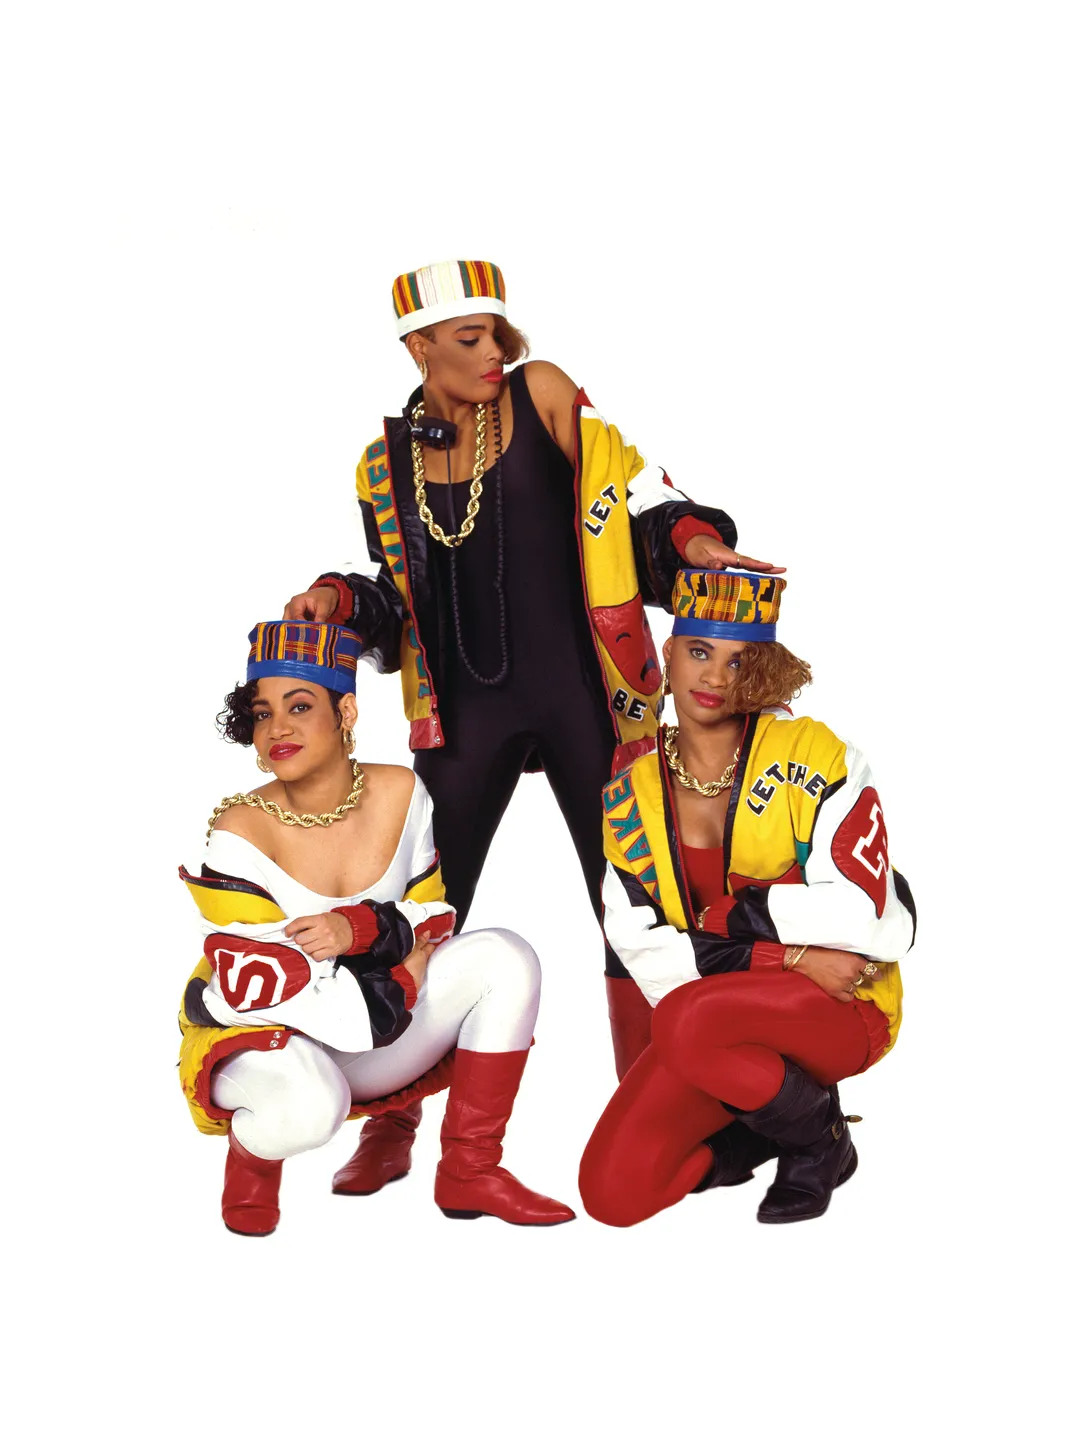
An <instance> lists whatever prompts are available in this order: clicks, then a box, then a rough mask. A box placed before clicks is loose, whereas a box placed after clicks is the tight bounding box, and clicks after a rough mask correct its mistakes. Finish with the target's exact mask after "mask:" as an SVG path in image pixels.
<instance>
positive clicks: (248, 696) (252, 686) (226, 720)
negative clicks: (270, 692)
mask: <svg viewBox="0 0 1072 1455" xmlns="http://www.w3.org/2000/svg"><path fill="white" fill-rule="evenodd" d="M257 686H258V682H257V681H256V680H255V681H253V682H236V683H235V689H234V691H233V692H228V694H227V696H226V697H225V698H224V699H223V711H222V712H218V713H217V714H216V725H217V727H218V728H219V730H220V732H221V733H222V734H223V736H224V737H225V738H226V739H227V741H228V742H229V743H240V744H241V745H242V747H244V748H249V747H252V746H253V699H254V698H255V697H256V695H257ZM324 690H325V691H326V692H327V694H328V696H329V697H330V698H331V705H332V707H333V708H334V709H335V720H336V722H339V723H341V722H342V714H341V713H340V711H339V703H340V702H341V701H342V696H343V694H342V693H341V692H336V691H335V689H334V688H333V687H327V688H325V689H324Z"/></svg>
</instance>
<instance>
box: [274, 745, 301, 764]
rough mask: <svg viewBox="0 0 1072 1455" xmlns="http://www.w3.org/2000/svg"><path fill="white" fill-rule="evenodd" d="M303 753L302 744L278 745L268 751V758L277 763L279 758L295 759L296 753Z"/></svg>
mask: <svg viewBox="0 0 1072 1455" xmlns="http://www.w3.org/2000/svg"><path fill="white" fill-rule="evenodd" d="M300 752H301V744H300V743H276V744H275V745H274V747H271V748H269V749H268V756H269V758H271V759H272V761H273V762H275V761H276V760H277V759H279V758H293V756H294V754H295V753H300Z"/></svg>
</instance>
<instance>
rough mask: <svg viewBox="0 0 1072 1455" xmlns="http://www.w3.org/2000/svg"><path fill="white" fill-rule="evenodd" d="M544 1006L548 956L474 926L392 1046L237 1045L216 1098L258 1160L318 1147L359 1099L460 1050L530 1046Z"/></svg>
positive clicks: (298, 1041) (450, 952) (434, 971)
mask: <svg viewBox="0 0 1072 1455" xmlns="http://www.w3.org/2000/svg"><path fill="white" fill-rule="evenodd" d="M539 1006H540V962H539V960H538V959H537V958H536V952H535V950H533V948H532V946H531V945H529V944H528V942H527V941H525V940H523V939H522V938H521V936H520V935H515V934H514V933H513V931H512V930H473V931H472V932H471V933H469V934H465V935H455V936H454V938H453V939H450V940H448V941H447V942H446V944H443V945H440V946H439V948H438V949H437V950H436V951H435V952H434V953H433V954H432V956H431V957H430V959H429V961H428V974H427V976H426V977H425V981H424V984H423V985H422V986H421V989H420V993H419V994H418V996H417V1004H416V1005H415V1006H414V1007H413V1019H412V1021H411V1022H410V1024H409V1025H408V1026H407V1027H406V1029H405V1031H404V1032H403V1033H402V1035H401V1036H399V1038H398V1040H397V1041H395V1042H394V1043H393V1044H392V1045H390V1046H381V1047H379V1048H378V1049H377V1050H375V1051H361V1052H358V1053H357V1054H356V1055H355V1054H353V1053H352V1052H349V1051H335V1050H333V1049H332V1048H331V1047H330V1046H322V1045H321V1044H320V1042H319V1041H314V1040H311V1039H310V1038H309V1037H308V1036H303V1035H299V1034H298V1033H297V1032H292V1033H291V1036H290V1039H289V1040H288V1041H287V1043H286V1045H285V1046H281V1047H279V1048H278V1049H277V1050H275V1051H236V1052H235V1054H234V1055H233V1056H227V1057H225V1059H224V1060H222V1061H221V1062H220V1063H219V1065H218V1066H217V1067H216V1069H215V1070H214V1071H213V1073H212V1100H213V1102H214V1103H215V1104H216V1106H219V1107H222V1108H223V1109H224V1110H225V1111H232V1112H233V1113H234V1116H233V1117H232V1119H231V1129H232V1131H233V1133H234V1135H235V1137H236V1138H237V1140H238V1141H239V1142H240V1143H241V1144H242V1146H243V1147H245V1148H246V1150H247V1151H249V1152H252V1153H253V1155H254V1156H255V1157H264V1158H267V1159H269V1160H274V1159H276V1158H279V1157H293V1156H294V1154H295V1153H296V1152H308V1151H310V1150H311V1149H312V1148H313V1147H320V1146H322V1145H323V1144H324V1143H325V1142H327V1141H329V1140H330V1139H331V1138H332V1137H333V1136H334V1135H335V1133H336V1132H337V1131H338V1129H339V1127H340V1126H342V1124H343V1122H344V1121H345V1120H346V1117H347V1115H348V1114H349V1111H350V1103H351V1102H352V1101H373V1100H375V1099H376V1098H378V1097H381V1096H388V1095H390V1093H391V1092H393V1091H399V1090H400V1089H401V1088H402V1087H403V1086H408V1085H409V1083H410V1082H411V1081H416V1079H417V1077H418V1076H421V1075H423V1074H424V1072H425V1071H429V1070H431V1068H432V1067H433V1066H434V1065H435V1064H436V1062H437V1061H439V1060H441V1059H442V1057H443V1056H445V1055H446V1053H447V1052H448V1051H449V1050H451V1049H452V1047H454V1046H459V1047H461V1048H462V1049H463V1050H466V1051H526V1050H528V1047H529V1045H530V1043H531V1041H532V1031H533V1027H534V1026H535V1024H536V1012H537V1011H538V1010H539Z"/></svg>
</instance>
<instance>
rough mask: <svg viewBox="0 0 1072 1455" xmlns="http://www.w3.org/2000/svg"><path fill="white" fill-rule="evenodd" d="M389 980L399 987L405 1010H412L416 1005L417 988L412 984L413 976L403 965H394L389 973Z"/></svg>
mask: <svg viewBox="0 0 1072 1455" xmlns="http://www.w3.org/2000/svg"><path fill="white" fill-rule="evenodd" d="M391 979H392V980H393V981H394V982H395V984H396V985H401V987H402V990H403V992H404V994H405V997H406V1009H407V1010H412V1009H413V1007H414V1006H415V1005H416V1004H417V987H416V986H415V985H414V983H413V976H412V975H411V974H410V973H409V971H408V970H407V969H406V967H405V965H396V966H395V967H394V969H393V970H392V971H391Z"/></svg>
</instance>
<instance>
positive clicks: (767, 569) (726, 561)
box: [292, 535, 785, 621]
mask: <svg viewBox="0 0 1072 1455" xmlns="http://www.w3.org/2000/svg"><path fill="white" fill-rule="evenodd" d="M685 559H686V561H688V563H689V565H690V566H700V567H702V568H703V569H704V570H707V571H718V570H720V569H721V568H722V567H724V566H744V567H747V568H748V570H750V571H759V572H762V573H763V574H764V575H772V576H777V575H780V574H781V573H782V572H783V571H784V570H785V567H784V566H772V565H771V563H770V562H769V561H757V560H756V559H755V557H754V556H743V555H742V554H741V553H740V551H738V550H737V549H736V548H735V547H733V546H727V545H725V544H724V543H723V542H722V541H718V540H716V539H715V538H714V536H706V535H696V536H693V537H692V539H691V540H690V541H689V543H688V545H687V546H686V547H685ZM300 599H301V598H299V597H295V601H297V600H300ZM292 604H293V603H292ZM324 619H325V618H324V617H317V621H323V620H324Z"/></svg>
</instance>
